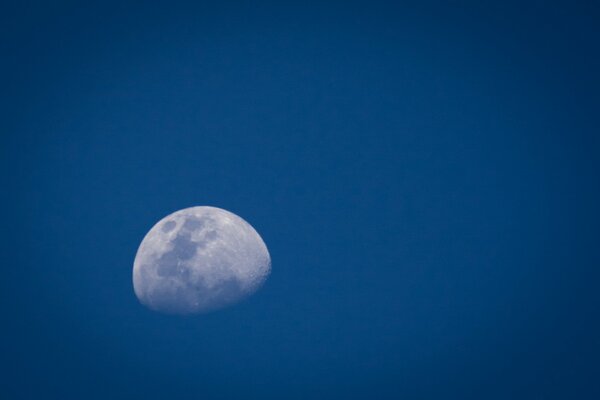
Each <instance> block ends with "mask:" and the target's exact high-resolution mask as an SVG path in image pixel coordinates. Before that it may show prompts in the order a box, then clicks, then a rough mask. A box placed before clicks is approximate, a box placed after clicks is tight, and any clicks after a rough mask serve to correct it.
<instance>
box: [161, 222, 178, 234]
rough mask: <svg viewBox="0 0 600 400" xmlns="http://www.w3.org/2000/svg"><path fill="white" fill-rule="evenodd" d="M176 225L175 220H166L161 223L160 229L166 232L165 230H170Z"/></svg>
mask: <svg viewBox="0 0 600 400" xmlns="http://www.w3.org/2000/svg"><path fill="white" fill-rule="evenodd" d="M176 226H177V223H176V222H175V221H167V222H165V223H164V224H163V226H162V227H161V229H162V231H163V232H165V233H167V232H171V231H172V230H173V229H175V227H176Z"/></svg>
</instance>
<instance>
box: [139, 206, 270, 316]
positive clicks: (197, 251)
mask: <svg viewBox="0 0 600 400" xmlns="http://www.w3.org/2000/svg"><path fill="white" fill-rule="evenodd" d="M270 272H271V257H270V256H269V251H268V250H267V246H266V245H265V243H264V242H263V240H262V238H261V237H260V235H259V234H258V233H257V232H256V231H255V230H254V228H252V226H250V224H248V223H247V222H246V221H244V220H243V219H242V218H240V217H238V216H237V215H235V214H233V213H230V212H229V211H225V210H222V209H220V208H215V207H191V208H185V209H183V210H179V211H176V212H174V213H173V214H171V215H168V216H166V217H165V218H163V219H162V220H160V221H158V223H157V224H156V225H154V226H153V227H152V229H150V231H149V232H148V233H147V234H146V236H145V237H144V240H142V243H141V244H140V247H139V249H138V251H137V254H136V256H135V261H134V263H133V288H134V290H135V294H136V296H137V297H138V299H139V300H140V302H141V303H142V304H144V305H145V306H146V307H148V308H150V309H151V310H154V311H159V312H164V313H168V314H196V313H203V312H208V311H212V310H215V309H219V308H222V307H225V306H228V305H230V304H233V303H236V302H238V301H240V300H242V299H244V298H245V297H247V296H249V295H251V294H252V293H254V292H255V291H256V290H257V289H258V288H259V287H260V286H261V285H262V284H263V282H264V281H265V279H267V276H268V275H269V273H270Z"/></svg>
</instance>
